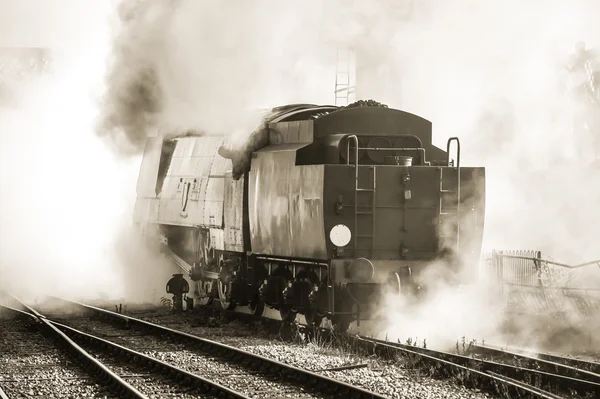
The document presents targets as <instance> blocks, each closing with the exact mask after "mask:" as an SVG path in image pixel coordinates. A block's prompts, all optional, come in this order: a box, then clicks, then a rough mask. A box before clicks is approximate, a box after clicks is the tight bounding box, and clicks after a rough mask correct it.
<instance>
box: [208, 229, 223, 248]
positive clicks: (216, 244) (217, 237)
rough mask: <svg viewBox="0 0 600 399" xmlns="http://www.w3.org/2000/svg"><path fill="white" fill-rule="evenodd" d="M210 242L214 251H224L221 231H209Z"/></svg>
mask: <svg viewBox="0 0 600 399" xmlns="http://www.w3.org/2000/svg"><path fill="white" fill-rule="evenodd" d="M210 242H211V244H212V247H213V248H214V249H218V250H219V251H224V250H225V236H224V231H223V230H221V229H210Z"/></svg>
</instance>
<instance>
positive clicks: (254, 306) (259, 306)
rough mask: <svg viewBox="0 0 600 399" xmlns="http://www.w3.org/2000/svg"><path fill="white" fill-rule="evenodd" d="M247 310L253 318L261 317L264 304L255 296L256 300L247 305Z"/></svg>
mask: <svg viewBox="0 0 600 399" xmlns="http://www.w3.org/2000/svg"><path fill="white" fill-rule="evenodd" d="M248 309H250V311H251V312H252V314H253V315H254V316H257V317H261V316H262V315H263V313H264V312H265V302H264V301H262V300H261V299H260V298H258V296H257V297H256V299H254V300H253V301H251V302H250V303H249V304H248Z"/></svg>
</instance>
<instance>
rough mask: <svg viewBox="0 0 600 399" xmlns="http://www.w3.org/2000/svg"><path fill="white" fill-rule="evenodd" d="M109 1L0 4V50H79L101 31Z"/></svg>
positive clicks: (7, 0) (5, 0)
mask: <svg viewBox="0 0 600 399" xmlns="http://www.w3.org/2000/svg"><path fill="white" fill-rule="evenodd" d="M111 2H113V1H112V0H104V1H103V0H84V1H81V0H0V47H49V48H64V47H72V46H79V45H82V44H83V43H85V42H86V41H87V40H88V38H89V37H90V36H93V35H96V34H97V33H98V31H99V30H104V29H105V28H104V25H105V19H104V18H105V16H106V15H107V12H106V11H107V9H108V8H109V7H110V4H111Z"/></svg>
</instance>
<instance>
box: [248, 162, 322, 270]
mask: <svg viewBox="0 0 600 399" xmlns="http://www.w3.org/2000/svg"><path fill="white" fill-rule="evenodd" d="M295 157H296V153H295V151H273V152H260V153H256V157H255V158H254V159H253V160H252V169H251V171H250V174H249V182H248V184H249V187H248V206H249V218H250V236H251V243H252V251H253V252H255V253H260V254H267V255H279V256H289V257H299V258H310V259H325V258H326V257H327V250H326V245H325V231H324V227H323V174H324V169H323V165H303V166H296V165H295Z"/></svg>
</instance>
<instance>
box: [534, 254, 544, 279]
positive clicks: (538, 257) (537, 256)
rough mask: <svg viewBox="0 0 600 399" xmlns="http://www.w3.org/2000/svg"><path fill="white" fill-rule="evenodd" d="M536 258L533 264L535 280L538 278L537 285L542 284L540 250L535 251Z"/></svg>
mask: <svg viewBox="0 0 600 399" xmlns="http://www.w3.org/2000/svg"><path fill="white" fill-rule="evenodd" d="M535 257H536V260H534V261H533V264H534V265H535V268H536V271H537V280H538V287H541V286H543V284H542V261H541V259H542V251H536V254H535Z"/></svg>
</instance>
